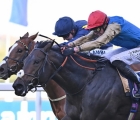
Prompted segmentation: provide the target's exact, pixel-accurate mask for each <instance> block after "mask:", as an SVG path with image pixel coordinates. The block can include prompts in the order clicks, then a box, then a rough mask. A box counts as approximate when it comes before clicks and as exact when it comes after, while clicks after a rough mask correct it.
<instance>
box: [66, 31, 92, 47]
mask: <svg viewBox="0 0 140 120" xmlns="http://www.w3.org/2000/svg"><path fill="white" fill-rule="evenodd" d="M91 39H94V31H91V32H90V33H88V34H87V35H85V36H82V37H80V38H78V39H76V40H74V41H72V42H70V43H68V45H69V46H71V47H75V46H78V45H82V44H83V43H85V42H88V41H90V40H91Z"/></svg>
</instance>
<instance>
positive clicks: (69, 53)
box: [63, 48, 75, 56]
mask: <svg viewBox="0 0 140 120" xmlns="http://www.w3.org/2000/svg"><path fill="white" fill-rule="evenodd" d="M73 53H75V51H74V48H67V49H65V50H63V55H65V56H69V55H72V54H73Z"/></svg>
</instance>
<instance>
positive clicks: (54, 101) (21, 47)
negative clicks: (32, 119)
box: [0, 32, 65, 120]
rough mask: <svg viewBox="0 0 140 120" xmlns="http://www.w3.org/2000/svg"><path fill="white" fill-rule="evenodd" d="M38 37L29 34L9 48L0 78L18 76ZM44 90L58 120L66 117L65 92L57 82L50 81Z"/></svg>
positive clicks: (0, 66)
mask: <svg viewBox="0 0 140 120" xmlns="http://www.w3.org/2000/svg"><path fill="white" fill-rule="evenodd" d="M37 35H38V33H37V34H34V35H32V36H29V33H28V32H27V33H26V34H25V35H24V36H22V37H20V39H19V40H17V41H16V42H15V44H14V45H12V46H11V47H10V48H9V52H8V55H7V56H6V57H5V59H4V60H3V61H2V62H1V65H0V78H2V79H7V78H9V77H10V76H11V75H13V74H16V73H17V72H18V71H19V70H20V69H21V68H22V67H23V61H24V60H25V58H26V57H27V56H28V55H29V53H30V52H31V51H32V49H33V48H34V46H35V41H34V40H35V38H36V37H37ZM43 88H44V90H45V91H46V92H47V96H49V100H50V104H51V107H52V110H53V112H54V114H55V116H56V117H57V119H58V120H61V118H62V117H63V116H64V115H65V112H64V104H65V92H64V90H63V89H62V88H61V87H60V86H59V85H58V84H56V82H55V81H50V82H49V84H48V85H47V86H44V87H43ZM52 88H53V90H52Z"/></svg>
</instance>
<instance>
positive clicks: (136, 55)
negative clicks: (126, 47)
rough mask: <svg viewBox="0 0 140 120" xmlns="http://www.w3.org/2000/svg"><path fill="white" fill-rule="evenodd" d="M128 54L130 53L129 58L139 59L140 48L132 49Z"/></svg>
mask: <svg viewBox="0 0 140 120" xmlns="http://www.w3.org/2000/svg"><path fill="white" fill-rule="evenodd" d="M128 54H130V58H131V59H137V60H140V49H135V50H132V51H130V52H129V53H128Z"/></svg>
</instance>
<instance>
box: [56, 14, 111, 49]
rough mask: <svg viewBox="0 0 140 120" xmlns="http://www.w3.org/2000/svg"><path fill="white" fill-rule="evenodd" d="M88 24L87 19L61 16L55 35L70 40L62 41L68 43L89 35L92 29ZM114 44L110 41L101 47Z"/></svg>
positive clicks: (104, 47) (64, 43)
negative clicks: (76, 19) (75, 19)
mask: <svg viewBox="0 0 140 120" xmlns="http://www.w3.org/2000/svg"><path fill="white" fill-rule="evenodd" d="M86 26H87V21H85V20H78V21H76V22H74V20H73V19H72V18H70V17H67V16H65V17H61V18H59V19H58V21H57V22H56V24H55V32H54V33H53V35H57V36H58V37H63V39H64V40H68V42H63V43H62V45H66V44H68V43H69V42H72V41H74V40H76V39H78V38H79V37H82V36H85V35H87V34H88V33H89V32H90V31H89V30H87V29H85V27H86ZM112 46H113V45H112V44H111V43H108V44H106V45H104V46H102V47H101V49H106V48H109V47H112Z"/></svg>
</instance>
